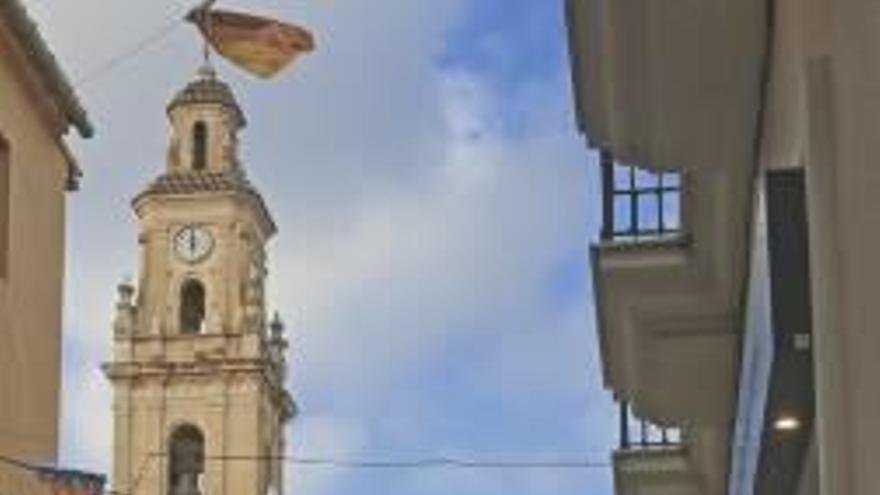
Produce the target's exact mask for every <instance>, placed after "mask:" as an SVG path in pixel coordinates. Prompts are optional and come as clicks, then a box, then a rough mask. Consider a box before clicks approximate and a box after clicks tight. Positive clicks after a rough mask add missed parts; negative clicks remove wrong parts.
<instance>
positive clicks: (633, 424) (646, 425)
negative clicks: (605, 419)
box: [619, 401, 681, 449]
mask: <svg viewBox="0 0 880 495" xmlns="http://www.w3.org/2000/svg"><path fill="white" fill-rule="evenodd" d="M619 405H620V448H621V449H636V448H650V447H671V446H674V445H679V444H680V443H681V429H680V428H663V427H660V426H657V425H655V424H652V423H650V422H648V421H645V420H643V419H640V418H638V417H637V416H636V415H635V414H633V411H632V408H631V407H630V405H629V403H627V402H626V401H620V403H619Z"/></svg>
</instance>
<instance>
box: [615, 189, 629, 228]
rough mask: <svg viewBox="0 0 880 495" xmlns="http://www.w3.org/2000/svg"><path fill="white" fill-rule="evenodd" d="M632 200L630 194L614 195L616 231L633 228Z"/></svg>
mask: <svg viewBox="0 0 880 495" xmlns="http://www.w3.org/2000/svg"><path fill="white" fill-rule="evenodd" d="M632 228H633V226H632V200H631V199H630V195H629V194H615V195H614V232H615V233H617V232H627V231H630V230H632Z"/></svg>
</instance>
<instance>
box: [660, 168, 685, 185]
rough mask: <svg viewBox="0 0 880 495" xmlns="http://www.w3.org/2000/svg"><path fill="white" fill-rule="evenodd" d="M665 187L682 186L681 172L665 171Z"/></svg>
mask: <svg viewBox="0 0 880 495" xmlns="http://www.w3.org/2000/svg"><path fill="white" fill-rule="evenodd" d="M663 186H664V187H681V174H680V173H678V172H663Z"/></svg>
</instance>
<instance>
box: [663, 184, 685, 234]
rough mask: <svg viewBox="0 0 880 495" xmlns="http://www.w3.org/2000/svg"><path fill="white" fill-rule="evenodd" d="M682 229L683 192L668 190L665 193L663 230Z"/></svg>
mask: <svg viewBox="0 0 880 495" xmlns="http://www.w3.org/2000/svg"><path fill="white" fill-rule="evenodd" d="M679 229H681V194H679V193H678V192H668V193H665V194H663V230H666V231H671V230H679Z"/></svg>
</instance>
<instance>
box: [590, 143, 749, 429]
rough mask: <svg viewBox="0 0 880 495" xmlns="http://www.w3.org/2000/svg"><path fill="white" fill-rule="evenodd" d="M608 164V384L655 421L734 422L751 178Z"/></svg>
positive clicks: (596, 262)
mask: <svg viewBox="0 0 880 495" xmlns="http://www.w3.org/2000/svg"><path fill="white" fill-rule="evenodd" d="M600 165H601V170H602V184H603V198H602V201H603V225H602V233H601V240H600V242H599V243H598V244H596V245H595V246H593V249H592V265H593V276H594V284H595V287H596V298H597V306H598V308H597V317H598V330H599V336H600V343H601V348H602V361H603V372H604V377H605V383H606V385H607V386H608V387H609V388H610V389H612V390H613V391H614V392H615V394H617V395H618V396H619V397H620V398H622V399H623V400H626V401H629V402H630V403H631V404H632V405H633V406H635V407H636V409H638V410H639V411H640V412H642V413H643V414H645V415H646V417H647V418H649V419H651V420H653V421H656V422H659V423H663V424H683V423H685V422H696V423H697V424H702V425H713V426H719V427H725V428H726V425H728V424H729V422H730V420H731V414H732V410H733V401H734V397H735V393H734V381H735V376H736V374H735V371H736V348H737V347H736V346H737V336H736V332H735V329H736V325H737V321H736V315H737V314H738V312H737V307H738V304H739V296H740V290H741V281H740V280H739V279H740V278H741V277H740V274H741V271H742V267H743V266H744V265H743V264H744V261H745V260H744V259H743V258H744V257H743V256H742V253H743V249H742V245H743V241H744V239H743V238H744V236H743V233H744V232H745V226H746V224H745V223H744V222H743V219H742V218H741V217H743V216H744V214H743V212H744V209H745V208H747V207H748V201H747V199H746V198H747V194H746V193H747V191H748V188H747V181H746V180H734V179H735V178H734V176H733V175H732V174H725V173H722V172H719V171H715V170H711V169H705V170H692V171H688V172H686V173H680V172H678V171H662V172H655V171H649V170H645V169H642V168H640V167H636V166H632V165H628V164H622V163H619V162H616V161H615V160H614V158H613V157H612V156H611V155H610V154H609V153H606V152H603V153H602V154H601V164H600ZM694 370H700V371H699V372H698V373H695V372H694Z"/></svg>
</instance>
